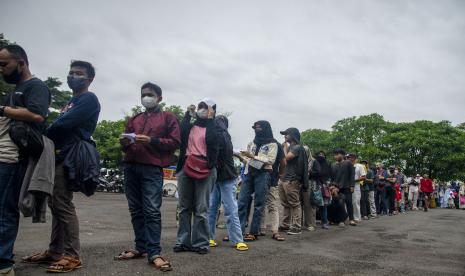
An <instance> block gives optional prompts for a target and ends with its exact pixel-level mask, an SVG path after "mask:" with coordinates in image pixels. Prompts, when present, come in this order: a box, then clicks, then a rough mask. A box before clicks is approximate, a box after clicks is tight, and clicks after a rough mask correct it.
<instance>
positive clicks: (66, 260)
mask: <svg viewBox="0 0 465 276" xmlns="http://www.w3.org/2000/svg"><path fill="white" fill-rule="evenodd" d="M81 267H82V262H81V260H79V259H76V258H73V257H68V256H65V257H63V259H61V260H59V261H58V262H54V263H52V264H51V265H50V266H49V267H48V268H47V272H53V273H64V272H71V271H73V270H75V269H78V268H81Z"/></svg>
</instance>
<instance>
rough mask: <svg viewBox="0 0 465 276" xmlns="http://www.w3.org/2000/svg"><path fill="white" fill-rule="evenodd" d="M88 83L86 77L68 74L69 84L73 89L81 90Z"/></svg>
mask: <svg viewBox="0 0 465 276" xmlns="http://www.w3.org/2000/svg"><path fill="white" fill-rule="evenodd" d="M86 85H87V83H86V79H85V78H76V77H73V76H68V86H69V88H71V90H73V91H81V90H82V89H83V88H85V87H86Z"/></svg>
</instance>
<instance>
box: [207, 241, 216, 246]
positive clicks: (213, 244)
mask: <svg viewBox="0 0 465 276" xmlns="http://www.w3.org/2000/svg"><path fill="white" fill-rule="evenodd" d="M208 243H209V245H210V247H217V246H218V244H217V243H216V241H215V240H210V241H209V242H208Z"/></svg>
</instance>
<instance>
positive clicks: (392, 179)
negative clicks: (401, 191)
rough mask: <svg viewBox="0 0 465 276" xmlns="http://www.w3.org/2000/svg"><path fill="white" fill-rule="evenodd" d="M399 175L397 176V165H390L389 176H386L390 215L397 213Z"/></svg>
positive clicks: (387, 201) (387, 202)
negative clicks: (396, 186)
mask: <svg viewBox="0 0 465 276" xmlns="http://www.w3.org/2000/svg"><path fill="white" fill-rule="evenodd" d="M396 182H397V177H396V166H389V172H388V177H387V178H386V186H385V188H386V194H385V196H386V204H387V207H388V210H389V215H390V216H392V215H395V214H397V213H396V210H395V209H396V204H395V200H396V188H395V185H396Z"/></svg>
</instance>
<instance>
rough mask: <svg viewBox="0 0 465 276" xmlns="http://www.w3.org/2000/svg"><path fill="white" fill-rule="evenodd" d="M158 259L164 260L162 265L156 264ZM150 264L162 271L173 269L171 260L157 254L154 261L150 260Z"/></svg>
mask: <svg viewBox="0 0 465 276" xmlns="http://www.w3.org/2000/svg"><path fill="white" fill-rule="evenodd" d="M157 259H160V260H162V261H163V263H162V264H161V265H157V264H156V261H157ZM150 264H151V265H152V266H154V267H155V268H156V269H159V270H160V271H162V272H166V271H171V270H173V268H172V267H171V263H170V262H169V261H167V260H166V259H165V258H163V257H162V256H155V257H153V259H152V261H151V262H150Z"/></svg>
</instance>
